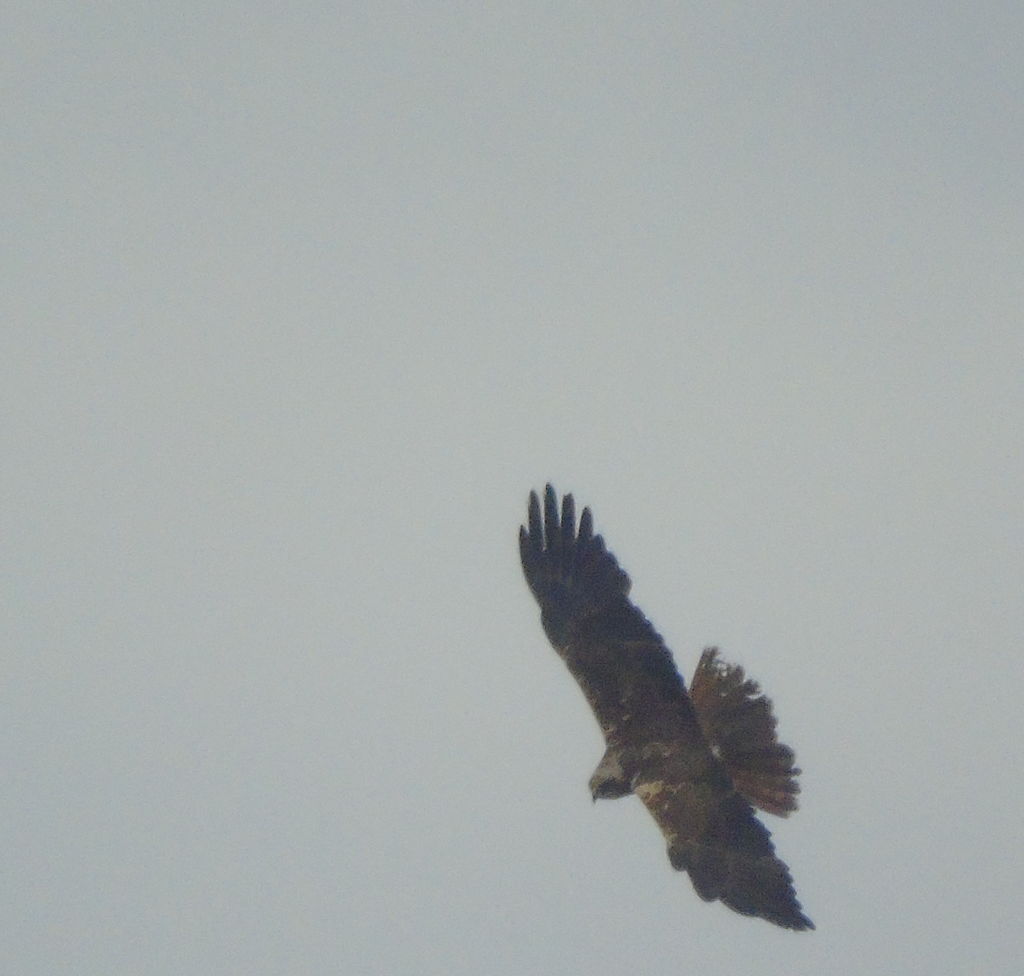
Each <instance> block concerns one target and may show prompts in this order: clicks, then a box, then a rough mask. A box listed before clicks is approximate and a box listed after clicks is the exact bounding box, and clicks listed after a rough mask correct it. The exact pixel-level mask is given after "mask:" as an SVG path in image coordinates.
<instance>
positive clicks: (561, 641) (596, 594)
mask: <svg viewBox="0 0 1024 976" xmlns="http://www.w3.org/2000/svg"><path fill="white" fill-rule="evenodd" d="M519 546H520V556H521V558H522V563H523V572H524V574H525V575H526V580H527V583H528V584H529V586H530V589H531V591H532V592H533V595H534V596H535V597H536V599H537V602H538V603H539V604H540V608H541V622H542V624H543V626H544V631H545V633H546V634H547V636H548V639H549V640H550V641H551V644H552V645H553V647H554V648H555V650H556V651H557V652H558V654H559V656H560V657H561V658H562V660H563V661H565V663H566V666H567V667H568V668H569V671H570V672H571V673H572V675H573V677H574V678H575V679H576V681H577V682H578V683H579V685H580V687H581V689H582V690H583V694H584V695H585V696H586V699H587V701H588V702H589V703H590V706H591V708H592V709H593V711H594V715H595V716H596V718H597V721H598V723H599V725H600V726H601V731H602V733H603V735H604V739H605V743H606V746H607V748H606V750H605V754H604V756H603V757H602V759H601V762H600V763H599V764H598V767H597V769H596V770H595V771H594V774H593V776H592V777H591V780H590V788H591V794H592V796H593V797H594V799H598V798H614V797H620V796H626V795H628V794H630V793H634V794H636V795H637V796H638V797H639V798H640V799H641V801H642V802H643V803H644V805H645V806H646V807H647V809H648V810H649V811H650V813H651V815H652V816H653V817H654V819H655V821H656V822H657V824H658V826H659V827H660V829H661V831H662V834H663V835H664V836H665V840H666V843H667V845H668V855H669V860H670V861H671V863H672V865H673V867H675V868H677V869H679V870H684V871H686V872H687V873H688V874H689V875H690V879H691V881H692V882H693V886H694V888H695V889H696V891H697V893H698V894H699V895H700V896H701V898H703V899H705V900H706V901H712V900H715V899H720V900H721V901H722V902H724V903H725V904H726V905H728V906H729V907H730V908H732V909H733V910H735V911H737V912H740V913H741V914H744V915H754V916H758V917H761V918H765V919H767V920H768V921H770V922H773V923H775V924H776V925H780V926H783V927H784V928H790V929H807V928H813V927H814V926H813V923H812V922H811V921H810V919H808V918H807V917H806V916H805V915H804V914H803V913H802V911H801V908H800V903H799V902H798V901H797V899H796V893H795V891H794V889H793V882H792V878H791V877H790V874H789V871H788V869H787V868H786V865H785V864H783V863H782V861H781V860H779V859H778V858H777V857H776V856H775V850H774V847H773V846H772V842H771V837H770V834H769V833H768V830H767V829H766V828H765V827H764V826H763V825H762V824H761V822H760V821H759V820H758V819H757V817H756V816H755V815H754V811H753V809H752V806H751V805H752V804H754V805H756V806H759V807H761V808H762V809H764V810H767V811H769V812H772V813H777V814H780V815H783V816H784V815H786V814H787V813H788V812H789V811H791V810H793V809H795V808H796V801H795V795H796V793H797V792H798V786H797V784H796V776H797V774H798V773H799V770H798V769H796V768H795V767H794V757H793V751H792V750H791V749H790V748H789V747H788V746H785V745H782V744H781V743H779V742H778V741H777V740H776V737H775V719H774V717H773V716H772V713H771V703H770V702H769V701H768V699H766V698H764V697H763V696H760V695H759V688H758V686H757V685H756V684H755V683H754V682H752V681H749V680H746V679H745V678H744V675H743V671H742V669H741V668H738V667H734V666H732V665H727V664H725V663H723V662H722V661H720V660H719V659H718V657H717V651H715V650H714V649H708V650H706V651H705V652H704V654H703V656H702V657H701V661H700V664H699V665H698V667H697V672H696V674H695V675H694V681H693V684H692V688H691V691H690V693H687V689H686V685H685V684H684V682H683V679H682V677H681V676H680V675H679V672H678V671H677V670H676V667H675V663H674V662H673V660H672V655H671V653H670V652H669V650H668V648H667V647H666V646H665V643H664V641H662V639H661V637H660V636H659V635H658V633H657V632H656V631H655V630H654V628H653V627H652V626H651V624H650V622H649V621H648V620H647V618H646V617H645V616H644V615H643V613H641V611H640V610H639V609H638V608H637V607H636V606H635V605H634V604H633V603H632V602H631V601H630V600H629V597H628V593H629V587H630V581H629V577H628V576H627V575H626V573H625V572H623V570H622V569H620V568H619V565H618V563H617V562H616V560H615V557H614V556H613V555H612V554H611V553H610V552H608V551H607V549H606V548H605V545H604V540H603V539H602V538H601V536H599V535H594V533H593V520H592V518H591V514H590V510H589V509H584V510H583V512H582V514H581V516H580V520H579V526H578V529H577V525H576V515H575V507H574V504H573V499H572V496H571V495H566V496H565V497H564V498H563V500H562V507H561V512H559V508H558V503H557V498H556V496H555V492H554V489H553V488H552V487H551V486H550V485H548V487H547V490H546V492H545V496H544V508H543V514H542V512H541V504H540V500H539V499H538V497H537V495H536V494H535V493H531V495H530V506H529V518H528V526H527V527H525V528H521V529H520V536H519Z"/></svg>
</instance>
